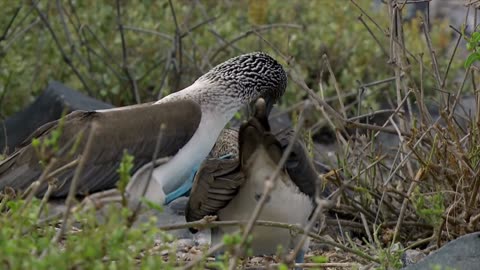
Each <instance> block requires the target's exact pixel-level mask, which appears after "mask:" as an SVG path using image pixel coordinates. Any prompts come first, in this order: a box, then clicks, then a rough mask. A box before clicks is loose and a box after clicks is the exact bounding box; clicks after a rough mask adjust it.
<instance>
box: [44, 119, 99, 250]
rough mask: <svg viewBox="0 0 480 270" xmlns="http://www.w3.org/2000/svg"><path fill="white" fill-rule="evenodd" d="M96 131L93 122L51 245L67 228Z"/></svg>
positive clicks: (95, 125)
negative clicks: (60, 221)
mask: <svg viewBox="0 0 480 270" xmlns="http://www.w3.org/2000/svg"><path fill="white" fill-rule="evenodd" d="M96 129H97V124H96V123H95V122H93V123H92V124H91V126H90V133H89V135H88V139H87V143H86V145H85V150H84V151H83V154H82V156H81V158H80V161H79V163H78V166H77V169H76V170H75V173H74V174H73V179H72V183H71V184H70V190H69V191H68V195H67V199H66V205H65V207H66V209H65V212H64V213H63V219H62V226H61V227H60V230H58V231H57V233H56V234H55V236H54V237H53V239H52V241H51V243H52V244H54V243H57V242H58V241H60V239H61V238H62V236H63V234H64V233H65V232H66V229H67V227H69V224H70V222H69V218H70V213H71V209H72V207H73V203H74V202H75V196H76V193H77V185H78V182H79V180H80V177H81V175H82V171H83V168H84V167H85V164H86V162H87V160H88V159H89V158H90V152H91V150H92V143H93V137H94V135H95V131H96ZM47 250H48V249H46V250H45V251H44V252H43V253H42V257H43V256H44V255H45V254H46V251H47Z"/></svg>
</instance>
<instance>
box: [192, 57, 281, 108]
mask: <svg viewBox="0 0 480 270" xmlns="http://www.w3.org/2000/svg"><path fill="white" fill-rule="evenodd" d="M197 81H208V82H209V83H212V84H215V85H218V86H220V85H221V86H222V88H224V89H222V90H223V91H222V92H223V93H222V96H224V97H230V98H232V99H236V100H239V99H240V100H241V101H242V103H244V104H245V103H250V102H252V101H255V100H257V99H258V98H260V97H262V98H264V99H265V101H266V102H267V105H270V106H269V107H271V105H273V104H274V103H276V102H277V101H278V99H279V98H280V97H281V96H282V95H283V93H285V89H286V87H287V74H286V73H285V70H284V69H283V67H282V65H280V64H279V63H278V62H277V61H276V60H275V59H273V58H272V57H271V56H269V55H268V54H266V53H263V52H254V53H248V54H244V55H240V56H237V57H234V58H231V59H229V60H227V61H225V62H223V63H221V64H219V65H217V66H216V67H214V68H212V69H211V70H210V71H209V72H208V73H206V74H205V75H203V76H202V77H200V78H199V79H198V80H197Z"/></svg>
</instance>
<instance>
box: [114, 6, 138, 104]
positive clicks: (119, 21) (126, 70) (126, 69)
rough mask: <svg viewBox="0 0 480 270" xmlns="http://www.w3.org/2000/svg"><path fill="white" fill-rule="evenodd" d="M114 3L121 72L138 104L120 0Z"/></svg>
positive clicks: (136, 88) (135, 82)
mask: <svg viewBox="0 0 480 270" xmlns="http://www.w3.org/2000/svg"><path fill="white" fill-rule="evenodd" d="M116 5H117V25H118V31H119V32H120V38H121V40H122V60H123V65H122V68H123V72H124V73H125V75H126V76H127V78H128V81H129V83H130V87H131V90H132V94H133V97H134V98H135V102H136V103H137V104H140V103H141V101H140V95H139V93H138V87H137V81H136V80H135V79H134V78H133V76H132V73H131V71H130V68H129V67H128V64H127V56H128V54H127V45H126V42H125V34H124V31H123V24H122V13H121V12H120V0H116Z"/></svg>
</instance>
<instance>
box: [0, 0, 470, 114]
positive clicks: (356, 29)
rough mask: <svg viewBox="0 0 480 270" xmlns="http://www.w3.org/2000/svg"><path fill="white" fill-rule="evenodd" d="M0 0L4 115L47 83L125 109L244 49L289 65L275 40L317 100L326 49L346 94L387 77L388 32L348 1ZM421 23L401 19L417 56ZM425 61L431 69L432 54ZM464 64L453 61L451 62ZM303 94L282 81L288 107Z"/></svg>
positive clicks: (373, 100)
mask: <svg viewBox="0 0 480 270" xmlns="http://www.w3.org/2000/svg"><path fill="white" fill-rule="evenodd" d="M1 2H2V3H1V6H2V12H1V13H2V16H0V116H1V117H2V118H4V117H6V116H8V115H11V114H12V113H14V112H16V111H18V110H20V109H21V108H22V107H24V106H25V105H26V104H28V103H30V102H31V101H32V100H33V99H34V97H35V96H36V95H38V93H39V92H40V91H42V90H43V89H44V88H45V87H46V85H47V84H48V82H49V80H57V81H60V82H62V83H64V84H66V85H67V86H69V87H71V88H74V89H78V90H81V91H83V92H85V93H87V94H88V95H90V96H93V97H95V98H98V99H101V100H103V101H106V102H109V103H112V104H113V105H116V106H122V105H128V104H134V103H138V102H147V101H152V100H156V99H158V98H159V97H161V96H165V95H167V94H168V93H170V92H173V91H177V90H179V89H181V88H182V87H184V86H187V85H189V84H191V83H192V82H193V81H194V80H195V79H196V78H197V77H198V76H200V75H201V74H203V73H205V72H206V71H208V69H210V68H211V67H212V66H214V65H216V64H218V63H220V62H222V61H224V60H225V59H228V58H230V57H232V56H235V55H238V54H241V53H245V52H250V51H257V50H262V51H267V52H270V53H272V54H273V55H275V57H276V58H277V59H279V60H280V61H282V63H283V64H286V63H285V61H284V59H282V58H281V57H279V56H278V53H277V52H276V51H275V50H274V49H272V48H276V49H277V50H278V51H279V52H281V53H282V54H283V55H285V56H286V57H288V59H293V60H294V61H292V62H290V64H291V67H292V68H296V69H297V70H300V71H301V75H302V76H303V77H304V78H305V81H306V83H307V84H308V86H309V87H310V88H312V89H314V90H316V91H318V90H319V85H320V84H322V86H323V90H324V91H323V92H322V94H323V95H324V96H325V97H332V96H334V95H336V91H335V90H334V87H333V84H332V82H331V78H330V76H328V74H329V73H328V70H327V69H326V67H325V65H324V64H323V60H322V55H323V54H326V55H327V56H328V59H329V61H330V64H331V66H332V68H333V71H334V74H335V76H336V79H337V80H338V83H339V88H340V89H341V91H342V93H341V94H342V95H346V96H348V95H349V94H352V95H356V93H357V91H358V90H359V89H360V86H361V85H362V84H367V83H370V82H374V81H378V80H383V79H388V78H391V77H392V76H393V71H392V70H393V69H392V68H391V67H390V65H389V63H388V51H387V50H388V38H387V37H386V36H385V33H382V32H380V31H379V29H378V28H376V27H375V25H374V24H372V23H371V22H370V21H369V20H368V19H366V18H365V17H363V18H360V17H361V16H360V12H359V10H358V9H357V8H356V7H355V6H354V5H353V4H352V3H350V2H349V1H329V0H320V1H307V0H302V1H282V0H257V1H247V0H244V1H228V0H224V1H213V0H211V1H190V0H189V1H187V0H183V1H172V6H170V4H169V1H149V0H142V1H140V0H132V1H113V0H110V1H93V0H85V1H74V0H57V1H44V0H40V1H36V3H37V4H36V6H35V5H32V4H28V3H27V2H24V1H7V0H1ZM356 2H357V3H358V4H359V5H360V7H361V8H362V9H364V10H366V11H368V12H369V14H370V15H371V16H373V17H374V18H375V20H376V21H377V23H379V24H380V25H381V27H383V28H384V29H386V28H388V25H389V23H390V22H389V19H388V12H386V5H377V6H374V4H373V1H372V0H362V1H356ZM405 10H407V9H405ZM172 11H173V12H172ZM119 15H120V16H119ZM414 17H415V16H414ZM362 21H364V22H365V23H366V24H367V25H368V28H370V30H371V31H373V32H374V33H375V35H376V37H377V39H378V40H379V42H380V43H381V44H383V49H382V47H381V46H379V45H378V44H377V42H376V41H375V40H374V38H372V35H371V34H370V33H369V32H368V31H369V30H368V29H367V28H366V27H365V25H364V24H363V23H362ZM420 23H421V22H420V19H418V18H414V19H412V20H410V21H409V22H408V23H406V24H405V25H404V35H405V39H406V40H407V41H406V42H405V44H407V45H408V48H406V49H407V50H408V51H409V52H410V53H411V54H412V56H414V57H417V58H418V59H420V56H419V55H420V54H421V53H423V52H426V51H427V48H426V46H427V45H426V42H425V40H424V37H423V35H422V30H421V24H420ZM120 25H121V28H122V31H120V30H119V29H120ZM431 25H434V27H432V29H431V33H430V36H431V39H432V44H433V47H434V48H436V50H437V51H436V53H437V55H438V56H439V57H438V59H439V61H440V62H441V63H440V64H439V66H442V67H444V66H446V63H447V62H448V60H449V56H448V53H449V50H451V47H452V46H451V40H452V38H453V36H452V35H450V34H446V33H445V31H444V30H445V29H446V28H447V27H448V22H446V21H444V22H435V23H433V22H432V23H431ZM122 32H123V37H124V43H123V42H122ZM385 48H386V49H385ZM443 56H444V57H443ZM422 61H423V65H424V66H425V67H431V58H430V57H428V55H426V56H424V57H423V58H422ZM410 64H411V66H410V70H411V71H414V73H415V74H414V75H413V76H412V77H413V78H417V79H419V75H416V74H419V72H418V71H419V70H420V65H419V63H418V62H417V61H411V62H410ZM460 64H461V63H459V62H458V61H454V62H453V63H452V66H453V67H455V66H458V65H460ZM452 69H453V68H452ZM454 70H455V69H454ZM453 76H454V75H453ZM423 84H424V86H425V89H426V90H425V91H426V93H427V94H434V93H435V91H433V90H434V89H433V88H434V86H435V84H434V78H433V76H432V74H431V73H430V74H429V73H428V72H427V73H426V75H425V76H424V81H423ZM393 86H394V85H393V83H387V84H380V85H379V86H376V87H370V88H364V89H363V90H366V91H364V92H363V94H364V97H366V98H365V99H364V101H363V102H362V106H364V107H368V108H370V107H373V108H376V107H378V104H379V100H380V102H384V99H385V91H391V92H392V93H393V91H394V90H393V89H394V87H393ZM305 95H306V94H305V93H304V91H303V90H300V89H299V88H298V87H296V86H295V85H294V84H292V83H290V84H289V89H288V92H287V95H286V97H285V98H284V100H283V103H284V106H288V105H292V104H294V103H296V102H298V101H299V100H301V99H303V98H304V97H305ZM354 107H355V106H354Z"/></svg>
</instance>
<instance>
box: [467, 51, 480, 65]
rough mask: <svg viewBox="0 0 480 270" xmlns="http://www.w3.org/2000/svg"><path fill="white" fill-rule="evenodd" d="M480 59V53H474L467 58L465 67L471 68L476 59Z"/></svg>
mask: <svg viewBox="0 0 480 270" xmlns="http://www.w3.org/2000/svg"><path fill="white" fill-rule="evenodd" d="M478 60H480V54H479V53H472V54H470V55H469V56H468V57H467V60H465V64H464V66H465V68H469V67H470V66H471V65H472V64H473V63H474V62H475V61H478Z"/></svg>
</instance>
